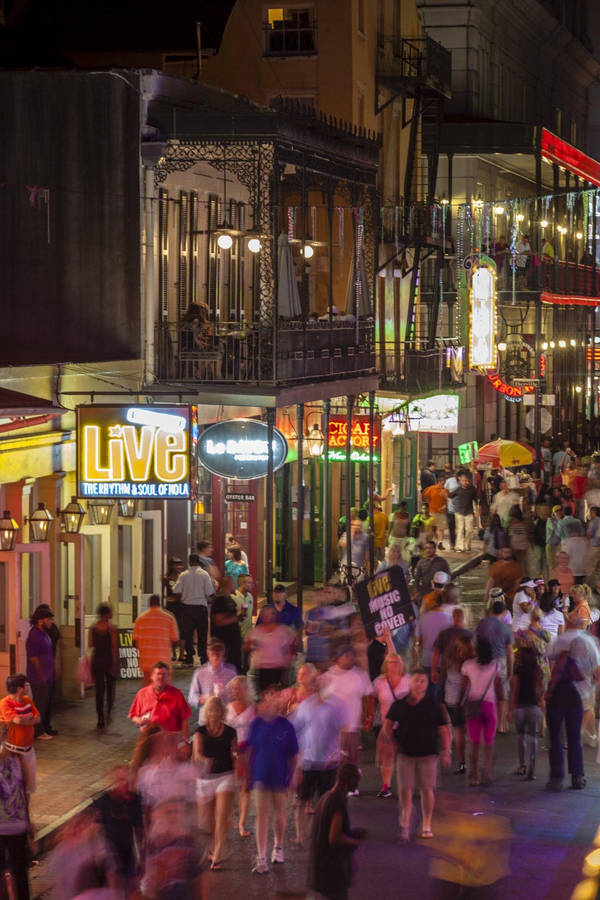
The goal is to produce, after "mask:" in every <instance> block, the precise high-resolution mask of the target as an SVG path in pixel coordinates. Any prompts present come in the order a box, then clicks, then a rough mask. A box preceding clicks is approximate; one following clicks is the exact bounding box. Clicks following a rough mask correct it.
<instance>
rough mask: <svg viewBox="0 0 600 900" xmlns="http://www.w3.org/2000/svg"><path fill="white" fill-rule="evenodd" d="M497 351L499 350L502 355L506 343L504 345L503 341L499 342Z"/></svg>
mask: <svg viewBox="0 0 600 900" xmlns="http://www.w3.org/2000/svg"><path fill="white" fill-rule="evenodd" d="M498 350H501V351H502V353H504V351H505V350H506V343H505V341H500V343H499V344H498Z"/></svg>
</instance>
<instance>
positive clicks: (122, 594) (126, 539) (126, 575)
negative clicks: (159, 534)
mask: <svg viewBox="0 0 600 900" xmlns="http://www.w3.org/2000/svg"><path fill="white" fill-rule="evenodd" d="M117 565H118V580H117V597H118V601H119V603H131V595H132V582H131V527H130V526H129V525H119V527H118V530H117Z"/></svg>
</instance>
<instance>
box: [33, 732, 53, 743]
mask: <svg viewBox="0 0 600 900" xmlns="http://www.w3.org/2000/svg"><path fill="white" fill-rule="evenodd" d="M37 739H38V741H52V740H54V738H53V737H52V735H51V734H46V732H45V731H42V733H41V734H38V736H37Z"/></svg>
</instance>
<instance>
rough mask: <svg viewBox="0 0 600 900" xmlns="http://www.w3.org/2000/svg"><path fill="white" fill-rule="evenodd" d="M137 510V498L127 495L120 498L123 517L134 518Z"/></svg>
mask: <svg viewBox="0 0 600 900" xmlns="http://www.w3.org/2000/svg"><path fill="white" fill-rule="evenodd" d="M136 512H137V500H134V498H133V497H127V498H125V499H124V500H119V515H120V516H121V518H123V519H133V517H134V516H135V514H136Z"/></svg>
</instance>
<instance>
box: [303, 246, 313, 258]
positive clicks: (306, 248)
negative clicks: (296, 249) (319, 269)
mask: <svg viewBox="0 0 600 900" xmlns="http://www.w3.org/2000/svg"><path fill="white" fill-rule="evenodd" d="M314 252H315V251H314V250H313V248H312V247H311V246H310V244H305V245H304V247H303V248H302V250H300V253H302V255H303V256H304V259H310V258H311V256H313V255H314Z"/></svg>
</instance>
